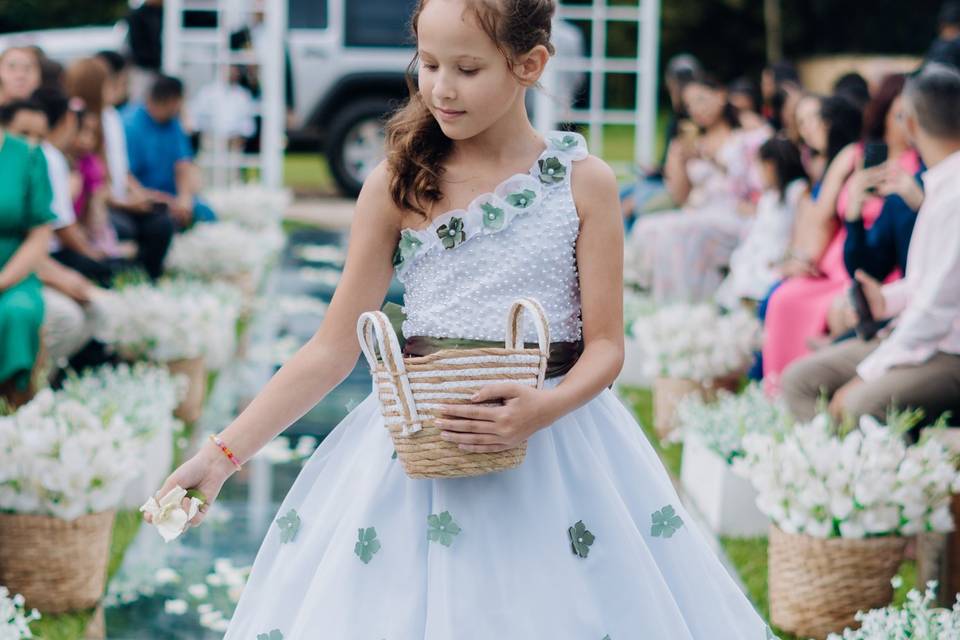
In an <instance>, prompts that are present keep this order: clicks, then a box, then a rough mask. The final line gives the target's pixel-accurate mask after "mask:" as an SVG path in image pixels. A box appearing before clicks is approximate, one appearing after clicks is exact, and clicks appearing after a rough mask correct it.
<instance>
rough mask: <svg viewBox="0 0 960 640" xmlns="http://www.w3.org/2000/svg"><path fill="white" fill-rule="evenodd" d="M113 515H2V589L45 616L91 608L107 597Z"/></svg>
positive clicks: (0, 547)
mask: <svg viewBox="0 0 960 640" xmlns="http://www.w3.org/2000/svg"><path fill="white" fill-rule="evenodd" d="M113 518H114V512H113V511H105V512H103V513H95V514H92V515H87V516H82V517H80V518H77V519H76V520H70V521H67V520H61V519H59V518H53V517H50V516H36V515H21V514H0V584H2V585H5V586H6V587H8V588H9V589H10V591H11V592H13V593H21V594H23V597H24V598H25V599H26V602H27V606H28V607H31V608H32V607H36V608H37V609H39V610H40V611H41V612H42V613H64V612H66V611H78V610H81V609H89V608H91V607H93V606H95V605H96V604H97V602H98V601H99V600H100V597H101V596H102V595H103V590H104V586H105V585H106V580H107V563H108V562H109V560H110V536H111V534H112V532H113Z"/></svg>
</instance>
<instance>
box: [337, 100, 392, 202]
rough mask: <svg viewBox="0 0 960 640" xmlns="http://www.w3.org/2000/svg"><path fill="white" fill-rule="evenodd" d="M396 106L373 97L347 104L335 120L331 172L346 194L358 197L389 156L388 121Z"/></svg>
mask: <svg viewBox="0 0 960 640" xmlns="http://www.w3.org/2000/svg"><path fill="white" fill-rule="evenodd" d="M391 111H392V107H391V105H390V103H389V102H388V101H387V100H384V99H372V100H363V101H361V102H353V103H349V104H347V105H345V106H344V108H343V109H341V110H340V111H339V113H337V115H336V116H335V117H334V119H333V123H332V124H331V125H330V128H329V135H328V137H327V148H326V154H327V160H328V161H329V163H330V173H331V174H333V179H334V180H335V181H336V182H337V186H338V187H340V190H341V191H343V193H344V194H346V195H347V196H350V197H356V196H357V195H358V194H359V193H360V188H361V187H362V186H363V181H364V180H366V179H367V176H369V175H370V173H371V172H372V171H373V170H374V168H375V167H376V166H377V165H378V164H380V162H381V161H382V160H383V158H384V157H385V151H384V142H385V135H384V121H385V117H386V116H387V114H389V113H390V112H391Z"/></svg>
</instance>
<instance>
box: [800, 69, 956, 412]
mask: <svg viewBox="0 0 960 640" xmlns="http://www.w3.org/2000/svg"><path fill="white" fill-rule="evenodd" d="M903 96H904V103H905V107H906V126H907V131H908V132H909V133H910V136H911V138H912V139H913V142H914V144H915V146H916V148H917V150H918V151H919V152H920V155H921V157H922V158H923V161H924V163H925V164H926V165H927V167H928V170H927V173H926V174H925V175H924V177H923V183H924V192H925V196H924V202H923V206H922V207H921V209H920V213H919V214H918V217H917V223H916V226H915V227H914V230H913V236H912V238H911V241H910V250H909V253H908V256H907V272H906V276H905V277H904V278H903V279H902V280H900V281H897V282H893V283H891V284H888V285H881V284H880V283H879V282H877V281H876V280H874V279H873V278H871V277H870V276H868V275H867V274H865V273H863V272H862V271H860V272H857V280H858V281H859V282H860V284H861V285H862V287H863V290H864V294H865V296H866V298H867V302H868V304H869V306H870V310H871V312H872V314H873V316H874V318H877V319H887V318H890V319H892V326H893V330H892V331H891V332H889V333H887V334H885V335H882V336H881V337H880V338H879V339H874V340H871V341H868V342H865V341H863V340H859V339H854V340H849V341H846V342H842V343H840V344H837V345H834V346H832V347H829V348H826V349H824V350H822V351H819V352H817V353H815V354H813V355H811V356H809V357H807V358H805V359H803V360H800V361H798V362H796V363H794V364H793V366H791V367H790V368H789V369H787V371H786V373H785V374H784V377H783V393H784V397H785V399H786V401H787V404H788V405H789V406H790V409H791V410H792V412H793V413H794V415H795V416H796V417H797V418H798V419H801V420H808V419H810V418H812V417H813V414H814V412H815V410H816V405H817V401H818V398H819V396H820V394H821V393H825V394H826V395H827V397H828V398H830V411H831V413H832V414H833V415H834V416H835V417H838V418H842V417H847V416H849V417H853V418H857V417H859V416H861V415H873V416H876V417H878V418H883V417H885V415H886V413H887V411H888V410H889V409H891V408H896V409H922V410H923V411H924V413H925V416H926V419H927V420H934V419H936V418H937V417H938V416H940V415H942V414H943V413H945V412H948V411H949V412H953V414H954V416H956V415H958V412H960V72H957V71H956V70H954V69H952V68H950V67H947V66H945V65H940V64H935V63H930V64H927V65H926V66H925V67H924V68H923V69H921V70H920V71H919V72H918V73H917V74H915V75H913V76H911V77H910V78H909V79H908V81H907V84H906V86H905V87H904V91H903Z"/></svg>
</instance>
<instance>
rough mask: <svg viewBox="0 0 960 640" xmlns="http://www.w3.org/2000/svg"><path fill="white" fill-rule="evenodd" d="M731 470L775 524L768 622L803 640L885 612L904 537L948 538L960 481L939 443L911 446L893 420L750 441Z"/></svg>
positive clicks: (824, 424) (813, 426) (820, 421)
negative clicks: (941, 534)
mask: <svg viewBox="0 0 960 640" xmlns="http://www.w3.org/2000/svg"><path fill="white" fill-rule="evenodd" d="M744 451H745V455H744V456H743V457H742V458H739V459H738V460H737V461H736V462H735V468H736V469H737V470H738V472H740V473H743V474H745V475H746V476H747V477H748V478H749V479H750V481H751V482H752V483H753V485H754V487H755V488H756V489H757V491H758V492H759V496H758V498H757V505H758V506H759V507H760V509H761V510H762V511H763V512H764V513H765V514H766V515H767V516H768V517H769V518H770V519H771V520H772V525H771V527H770V540H769V592H770V593H769V596H770V619H771V621H772V622H773V624H775V625H777V626H779V627H780V628H782V629H784V630H787V631H790V632H792V633H795V634H797V635H799V636H803V637H815V638H823V637H825V636H826V635H827V634H828V633H831V632H837V631H840V630H842V629H843V628H844V627H847V626H850V625H852V624H853V623H854V622H855V620H854V616H855V614H856V612H857V611H860V610H866V609H871V608H875V607H881V606H885V605H886V604H887V603H888V602H890V599H891V597H892V595H893V592H892V590H891V588H890V579H891V578H892V577H893V576H894V575H895V574H896V573H897V570H898V568H899V566H900V564H901V561H902V560H903V551H904V547H905V546H906V541H907V537H909V536H913V535H916V534H918V533H921V532H923V531H949V530H951V529H952V528H953V525H954V523H953V518H952V516H951V513H950V502H951V494H952V492H954V491H955V490H957V489H960V475H958V473H957V471H956V468H955V467H954V464H953V460H952V458H951V454H950V452H949V451H948V450H947V448H946V447H944V446H943V445H942V444H941V443H940V442H938V441H937V440H936V439H935V438H931V437H925V438H923V439H922V440H921V441H920V442H919V443H917V444H915V445H909V446H908V445H907V444H906V443H905V442H904V439H903V429H902V428H900V422H898V420H897V419H893V420H890V421H889V424H888V426H882V425H880V424H879V423H878V422H877V421H876V420H874V419H873V418H864V419H862V420H861V422H860V426H859V428H858V429H854V430H851V431H849V432H847V433H838V432H837V431H836V430H835V429H834V428H833V426H832V425H831V424H830V421H829V420H828V419H827V418H825V417H824V416H820V417H818V418H816V419H815V420H814V421H812V422H811V423H809V424H805V425H800V426H797V427H795V428H794V429H793V430H792V431H790V432H788V433H787V434H785V435H782V436H776V435H769V434H750V435H748V436H746V437H745V438H744Z"/></svg>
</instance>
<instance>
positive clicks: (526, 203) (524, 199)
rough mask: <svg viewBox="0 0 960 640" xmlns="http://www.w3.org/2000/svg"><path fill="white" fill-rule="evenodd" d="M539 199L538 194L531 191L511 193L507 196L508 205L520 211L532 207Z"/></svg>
mask: <svg viewBox="0 0 960 640" xmlns="http://www.w3.org/2000/svg"><path fill="white" fill-rule="evenodd" d="M536 199H537V194H536V193H534V192H533V191H531V190H530V189H524V190H523V191H520V192H518V193H511V194H510V195H508V196H507V204H509V205H510V206H511V207H517V208H518V209H526V208H528V207H531V206H532V205H533V203H534V202H535V201H536Z"/></svg>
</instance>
